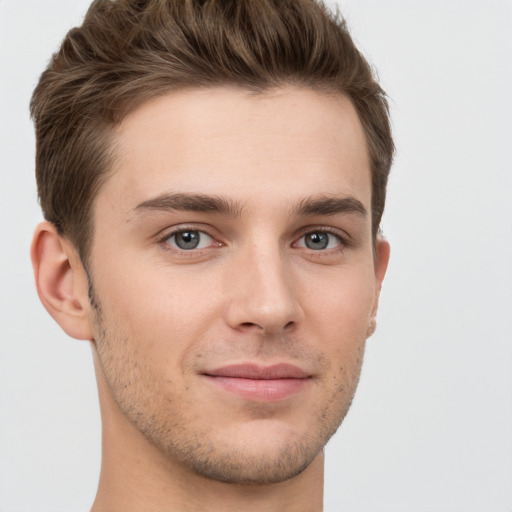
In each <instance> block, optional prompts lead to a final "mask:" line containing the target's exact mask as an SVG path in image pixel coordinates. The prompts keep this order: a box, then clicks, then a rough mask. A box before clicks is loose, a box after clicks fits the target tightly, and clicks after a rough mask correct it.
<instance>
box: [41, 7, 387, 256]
mask: <svg viewBox="0 0 512 512" xmlns="http://www.w3.org/2000/svg"><path fill="white" fill-rule="evenodd" d="M284 84H295V85H299V86H306V87H311V88H314V89H318V90H321V91H326V92H339V93H342V94H345V95H346V96H348V97H349V98H350V99H351V101H352V103H353V105H354V106H355V108H356V111H357V112H358V115H359V118H360V120H361V123H362V125H363V128H364V130H365V134H366V138H367V142H368V149H369V154H370V161H371V173H372V230H373V236H374V239H375V238H376V236H377V233H378V230H379V225H380V221H381V217H382V212H383V210H384V203H385V196H386V183H387V178H388V174H389V170H390V167H391V162H392V157H393V151H394V147H393V141H392V137H391V130H390V123H389V113H388V104H387V101H386V96H385V93H384V92H383V90H382V89H381V88H380V86H379V85H378V83H377V81H376V79H375V77H374V75H373V73H372V70H371V67H370V66H369V64H368V62H367V61H366V60H365V59H364V57H363V56H362V55H361V53H360V52H359V51H358V50H357V48H356V47H355V45H354V43H353V41H352V39H351V37H350V35H349V33H348V30H347V28H346V24H345V21H344V20H343V19H342V18H341V16H340V15H339V14H333V13H331V12H330V11H328V10H327V9H326V7H325V6H324V5H323V4H322V3H321V2H320V1H316V0H95V1H93V2H92V4H91V6H90V8H89V10H88V12H87V14H86V16H85V19H84V21H83V24H82V26H80V27H76V28H73V29H72V30H70V32H69V33H68V34H67V36H66V38H65V39H64V41H63V43H62V46H61V48H60V50H59V51H58V52H57V53H56V54H55V55H53V58H52V60H51V62H50V64H49V66H48V68H47V69H46V71H44V73H43V74H42V75H41V78H40V81H39V84H38V85H37V87H36V89H35V91H34V95H33V97H32V101H31V113H32V116H33V119H34V122H35V127H36V141H37V148H36V176H37V184H38V193H39V199H40V203H41V207H42V210H43V213H44V216H45V218H46V219H47V220H49V221H50V222H52V223H53V224H54V225H55V226H56V228H57V230H58V231H59V232H60V233H61V234H63V235H65V236H66V237H68V238H69V239H70V240H71V241H72V242H73V243H74V245H75V246H76V247H77V249H78V251H79V253H80V256H81V257H82V260H83V261H84V262H85V260H86V259H87V256H88V252H89V249H90V245H91V244H90V240H91V237H92V234H93V229H92V228H93V226H92V220H91V205H92V202H93V200H94V197H95V196H96V194H97V192H98V190H99V188H100V187H101V184H102V180H104V179H105V177H106V176H108V172H109V170H111V169H112V166H113V158H114V151H113V148H112V132H113V130H112V128H113V127H114V126H115V125H117V124H118V123H120V122H121V121H122V120H123V118H124V117H125V116H126V115H127V114H128V113H130V112H131V111H133V110H134V109H135V108H136V107H137V106H139V105H140V104H141V103H143V102H144V101H147V100H149V99H151V98H153V97H155V96H158V95H162V94H165V93H166V92H169V91H171V90H173V89H176V88H184V87H212V86H219V85H228V86H234V87H239V88H243V89H247V90H252V91H255V92H263V91H265V90H267V89H271V88H274V87H279V86H282V85H284Z"/></svg>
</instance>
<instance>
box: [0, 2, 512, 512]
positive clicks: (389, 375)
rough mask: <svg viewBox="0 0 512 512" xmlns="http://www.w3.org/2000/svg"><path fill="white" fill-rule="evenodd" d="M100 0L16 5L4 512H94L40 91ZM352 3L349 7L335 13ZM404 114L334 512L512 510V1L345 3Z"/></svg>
mask: <svg viewBox="0 0 512 512" xmlns="http://www.w3.org/2000/svg"><path fill="white" fill-rule="evenodd" d="M88 3H89V0H73V1H70V0H44V1H43V0H0V86H1V98H0V122H1V128H0V144H1V146H0V169H1V172H0V207H1V230H2V231H1V245H0V247H1V250H0V272H1V275H0V278H1V280H0V283H1V285H0V297H1V303H0V315H1V319H0V321H1V333H0V511H1V512H85V511H86V510H88V508H89V506H90V505H91V503H92V501H93V498H94V494H95V490H96V485H97V479H98V475H99V463H100V423H99V412H98V403H97V397H96V386H95V381H94V375H93V369H92V361H91V354H90V348H89V346H88V344H87V343H85V342H80V341H75V340H72V339H70V338H68V337H66V336H65V335H64V334H63V333H62V332H61V331H60V329H59V328H58V326H57V325H56V324H55V323H54V322H53V321H52V320H51V318H50V317H49V316H48V314H47V313H46V311H45V310H44V309H43V307H42V306H41V305H40V303H39V300H38V298H37V296H36V292H35V290H34V286H33V279H32V271H31V266H30V261H29V255H28V253H29V244H30V240H31V235H32V230H33V228H34V226H35V224H36V223H37V222H38V220H40V218H41V215H40V212H39V208H38V205H37V199H36V192H35V184H34V177H33V172H34V163H33V161H34V136H33V130H32V125H31V122H30V119H29V113H28V103H29V98H30V96H31V92H32V90H33V88H34V86H35V84H36V82H37V79H38V76H39V74H40V73H41V72H42V71H43V69H44V67H45V65H46V64H47V62H48V59H49V57H50V55H51V53H52V52H54V51H55V50H56V49H57V47H58V44H59V42H60V41H61V39H62V38H63V36H64V35H65V33H66V32H67V30H68V29H69V28H70V27H71V26H73V25H76V24H78V23H79V22H80V20H81V17H82V16H83V14H84V12H85V10H86V7H87V5H88ZM331 3H334V2H331ZM339 5H340V7H341V10H342V12H343V13H344V15H345V17H346V18H347V20H348V23H349V26H350V27H351V30H352V33H353V36H354V38H355V39H356V41H357V42H358V43H359V45H360V47H361V48H362V50H363V52H364V53H365V54H366V55H367V56H368V57H369V59H370V60H371V61H372V62H373V63H374V65H375V67H376V68H377V69H378V72H379V75H380V79H381V83H382V85H383V86H384V88H385V89H386V90H387V92H388V93H389V96H390V98H391V109H392V117H393V125H394V134H395V138H396V145H397V156H396V162H395V164H394V167H393V171H392V176H391V180H390V184H389V196H388V206H387V211H386V214H385V218H384V224H383V226H384V232H385V234H386V235H387V237H388V238H389V240H390V242H391V245H392V259H391V264H390V268H389V273H388V276H387V278H386V281H385V283H384V290H383V295H382V302H381V308H380V318H379V327H378V331H377V334H375V336H374V337H373V338H371V340H370V341H369V344H368V349H367V354H366V360H365V365H364V369H363V374H362V378H361V383H360V387H359V390H358V393H357V395H356V399H355V401H354V404H353V407H352V409H351V411H350V412H349V415H348V416H347V418H346V420H345V422H344V424H343V425H342V427H341V428H340V430H339V431H338V433H337V434H336V436H335V437H334V438H333V439H332V440H331V442H330V443H329V444H328V446H327V449H326V450H327V465H326V487H325V510H326V511H328V512H343V511H348V512H512V271H511V267H512V242H511V238H512V214H511V202H512V201H511V200H512V164H511V162H512V158H511V149H512V104H511V94H512V2H511V1H510V0H486V1H483V0H480V1H476V0H442V1H441V0H433V1H427V0H424V1H413V0H408V1H406V0H387V1H382V0H342V1H340V2H339Z"/></svg>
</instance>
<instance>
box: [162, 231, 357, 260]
mask: <svg viewBox="0 0 512 512" xmlns="http://www.w3.org/2000/svg"><path fill="white" fill-rule="evenodd" d="M186 232H194V233H200V234H201V235H206V236H207V237H209V238H211V239H212V241H213V242H214V244H211V245H213V246H214V247H222V246H223V245H224V244H223V243H222V242H218V241H217V240H216V239H215V237H214V236H213V235H211V234H209V233H208V231H206V230H204V229H200V228H197V227H192V226H191V227H187V226H182V227H179V228H177V229H174V230H172V231H170V232H167V233H166V234H165V235H164V236H163V237H161V238H160V239H159V240H158V243H159V244H161V245H162V246H163V247H164V248H165V249H166V250H168V251H173V252H175V253H178V254H180V255H183V256H185V255H187V254H189V255H192V254H197V253H198V252H199V251H202V250H205V249H209V248H210V247H211V245H209V246H208V247H201V248H199V249H196V248H191V249H189V250H187V249H182V248H179V247H172V246H170V243H169V240H170V239H171V238H173V237H176V236H177V235H179V234H180V233H186ZM312 234H327V235H330V236H332V237H334V238H336V239H337V240H338V242H339V244H338V245H337V246H336V247H334V248H329V249H311V248H308V247H297V244H298V243H299V241H301V240H302V239H304V237H306V236H307V235H312ZM350 245H351V242H350V238H349V237H348V235H345V236H344V235H342V234H341V233H340V232H339V231H338V230H335V229H332V228H328V227H314V226H308V227H307V228H304V230H302V233H301V234H300V236H299V237H297V238H295V241H294V242H293V244H292V246H293V247H297V248H300V249H306V250H309V251H311V252H313V253H316V254H318V255H320V254H321V253H332V252H336V251H337V252H342V251H343V250H344V249H346V248H347V247H350Z"/></svg>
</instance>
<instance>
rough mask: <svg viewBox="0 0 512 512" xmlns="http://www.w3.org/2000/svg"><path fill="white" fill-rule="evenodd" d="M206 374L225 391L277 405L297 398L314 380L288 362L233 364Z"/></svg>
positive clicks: (205, 375) (209, 379) (205, 374)
mask: <svg viewBox="0 0 512 512" xmlns="http://www.w3.org/2000/svg"><path fill="white" fill-rule="evenodd" d="M202 375H203V376H204V377H205V378H206V379H208V381H210V382H211V383H212V384H214V385H216V386H219V387H220V388H221V389H223V390H224V391H227V392H230V393H234V394H237V395H239V396H242V397H243V398H246V399H249V400H253V401H258V402H274V401H279V400H284V399H285V398H289V397H291V396H293V395H296V394H297V393H299V392H300V391H301V390H302V389H303V388H304V386H306V385H307V384H308V383H309V382H310V381H311V377H312V375H310V374H308V373H307V372H305V371H304V370H302V369H301V368H299V367H298V366H295V365H292V364H288V363H279V364H274V365H270V366H263V365H258V364H233V365H227V366H223V367H220V368H216V369H214V370H208V371H205V372H203V373H202Z"/></svg>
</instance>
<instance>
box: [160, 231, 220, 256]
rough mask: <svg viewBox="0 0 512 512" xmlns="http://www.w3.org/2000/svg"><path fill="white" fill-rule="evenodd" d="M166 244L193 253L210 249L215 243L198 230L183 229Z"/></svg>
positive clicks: (167, 240)
mask: <svg viewBox="0 0 512 512" xmlns="http://www.w3.org/2000/svg"><path fill="white" fill-rule="evenodd" d="M165 242H166V243H167V244H169V245H171V246H174V247H177V248H178V249H180V250H182V251H192V250H194V249H204V248H206V247H209V246H210V245H212V243H213V238H212V237H211V236H210V235H207V234H206V233H205V232H203V231H199V230H197V229H183V230H181V231H177V232H175V233H173V234H171V236H169V237H168V238H166V239H165Z"/></svg>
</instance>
